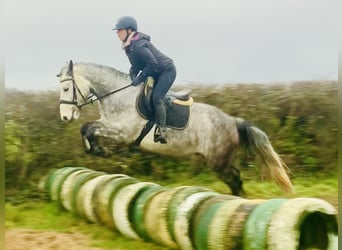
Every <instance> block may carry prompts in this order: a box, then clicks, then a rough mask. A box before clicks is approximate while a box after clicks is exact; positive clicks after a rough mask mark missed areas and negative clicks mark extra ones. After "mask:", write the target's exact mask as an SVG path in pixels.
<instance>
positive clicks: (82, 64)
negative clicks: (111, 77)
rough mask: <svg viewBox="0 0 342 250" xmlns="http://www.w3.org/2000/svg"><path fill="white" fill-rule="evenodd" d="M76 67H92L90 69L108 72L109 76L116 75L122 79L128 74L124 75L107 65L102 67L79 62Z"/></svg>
mask: <svg viewBox="0 0 342 250" xmlns="http://www.w3.org/2000/svg"><path fill="white" fill-rule="evenodd" d="M74 65H79V66H81V67H82V66H85V67H88V66H90V67H94V68H96V69H97V70H99V71H104V72H107V73H108V74H115V75H118V76H120V77H127V73H124V72H122V71H120V70H117V69H115V68H113V67H109V66H105V65H102V64H97V63H84V62H77V63H75V64H74Z"/></svg>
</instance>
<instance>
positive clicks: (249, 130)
mask: <svg viewBox="0 0 342 250" xmlns="http://www.w3.org/2000/svg"><path fill="white" fill-rule="evenodd" d="M236 123H237V129H238V133H239V140H240V145H243V146H245V148H246V150H247V153H249V154H251V155H258V156H259V157H260V159H261V161H262V163H263V166H264V167H266V168H267V170H268V172H269V173H270V176H271V178H272V180H274V181H275V182H276V183H277V185H278V186H279V187H280V188H281V189H282V190H283V191H284V192H286V193H292V188H293V186H292V183H291V180H290V178H289V176H288V172H289V169H288V167H287V166H286V164H285V163H284V162H283V160H282V159H281V158H280V157H279V155H278V154H277V153H276V152H275V151H274V149H273V147H272V145H271V143H270V141H269V140H268V137H267V135H266V134H265V133H264V132H263V131H262V130H260V129H259V128H257V127H255V126H253V125H251V124H250V123H248V122H247V121H244V120H242V119H240V118H237V119H236Z"/></svg>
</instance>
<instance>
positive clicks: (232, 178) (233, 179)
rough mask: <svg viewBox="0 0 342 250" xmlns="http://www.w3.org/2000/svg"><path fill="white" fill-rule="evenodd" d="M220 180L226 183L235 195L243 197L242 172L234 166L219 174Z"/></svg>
mask: <svg viewBox="0 0 342 250" xmlns="http://www.w3.org/2000/svg"><path fill="white" fill-rule="evenodd" d="M219 178H220V179H221V180H222V181H223V182H224V183H226V184H227V185H228V186H229V188H230V189H231V191H232V194H233V195H237V196H240V195H243V194H244V190H243V187H242V180H241V175H240V170H239V169H237V168H236V167H234V166H233V165H230V166H227V167H226V168H224V169H223V171H222V172H221V173H219Z"/></svg>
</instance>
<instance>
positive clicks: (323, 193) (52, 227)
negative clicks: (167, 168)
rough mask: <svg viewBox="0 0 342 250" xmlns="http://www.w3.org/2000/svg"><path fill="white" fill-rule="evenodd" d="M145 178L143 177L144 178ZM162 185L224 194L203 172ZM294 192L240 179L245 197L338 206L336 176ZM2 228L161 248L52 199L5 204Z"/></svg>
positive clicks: (311, 180)
mask: <svg viewBox="0 0 342 250" xmlns="http://www.w3.org/2000/svg"><path fill="white" fill-rule="evenodd" d="M144 181H145V179H144ZM158 183H159V184H161V185H164V186H170V187H171V186H172V187H173V186H180V185H193V186H205V187H208V188H211V189H214V190H215V191H217V192H220V193H228V191H229V190H228V189H227V187H226V186H225V185H224V184H223V183H222V182H220V181H218V180H217V179H216V178H215V177H212V176H208V175H204V176H201V175H199V176H196V177H194V178H192V179H188V180H187V181H184V182H178V183H173V184H172V185H171V184H170V181H167V182H164V183H163V182H158ZM293 184H294V187H295V192H296V193H295V194H293V195H291V196H286V195H284V194H282V192H281V191H280V189H279V188H278V187H277V186H276V185H275V184H274V183H273V182H270V181H260V180H256V179H252V180H246V181H245V182H244V186H245V191H246V193H247V196H246V198H248V199H256V198H262V199H271V198H275V197H285V198H293V197H316V198H321V199H324V200H326V201H328V202H329V203H331V204H333V205H334V206H335V207H336V209H337V206H338V181H337V177H335V176H331V177H317V176H316V177H314V176H309V177H308V176H304V177H297V178H294V179H293ZM5 215H6V221H5V228H6V229H11V228H27V229H34V230H42V231H56V232H78V233H82V234H84V235H87V236H89V238H90V239H91V244H92V246H93V247H101V248H103V249H125V250H131V249H132V250H133V249H134V250H136V249H139V250H141V249H149V250H157V249H159V250H163V249H167V248H163V247H161V246H158V245H155V244H153V243H148V242H142V241H134V240H130V239H127V238H125V237H123V236H121V235H120V234H119V233H117V232H114V231H111V230H110V229H107V228H105V227H103V226H100V225H97V224H90V223H88V222H86V221H85V219H83V218H80V217H77V216H76V215H74V214H72V213H70V212H67V211H65V210H64V209H63V208H61V207H60V206H59V205H58V204H56V203H54V202H44V201H37V202H33V201H30V202H25V203H22V204H20V205H12V204H10V203H6V204H5Z"/></svg>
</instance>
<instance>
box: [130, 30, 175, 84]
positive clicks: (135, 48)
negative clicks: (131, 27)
mask: <svg viewBox="0 0 342 250" xmlns="http://www.w3.org/2000/svg"><path fill="white" fill-rule="evenodd" d="M125 52H126V55H127V57H128V59H129V61H130V63H131V68H130V76H131V78H132V79H133V78H135V77H136V76H137V75H138V73H139V72H140V71H141V74H140V75H139V78H140V80H141V81H145V80H146V78H147V77H148V76H152V77H153V78H155V79H158V77H159V75H160V74H161V73H162V72H163V71H164V70H166V69H168V68H169V67H170V66H171V65H173V61H172V59H170V58H169V57H167V56H166V55H164V54H163V53H162V52H160V51H159V50H158V49H157V48H156V47H155V46H154V45H153V44H152V43H151V38H150V36H149V35H146V34H144V33H141V32H136V34H134V36H133V38H132V40H131V43H130V45H128V46H127V47H126V48H125Z"/></svg>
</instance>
